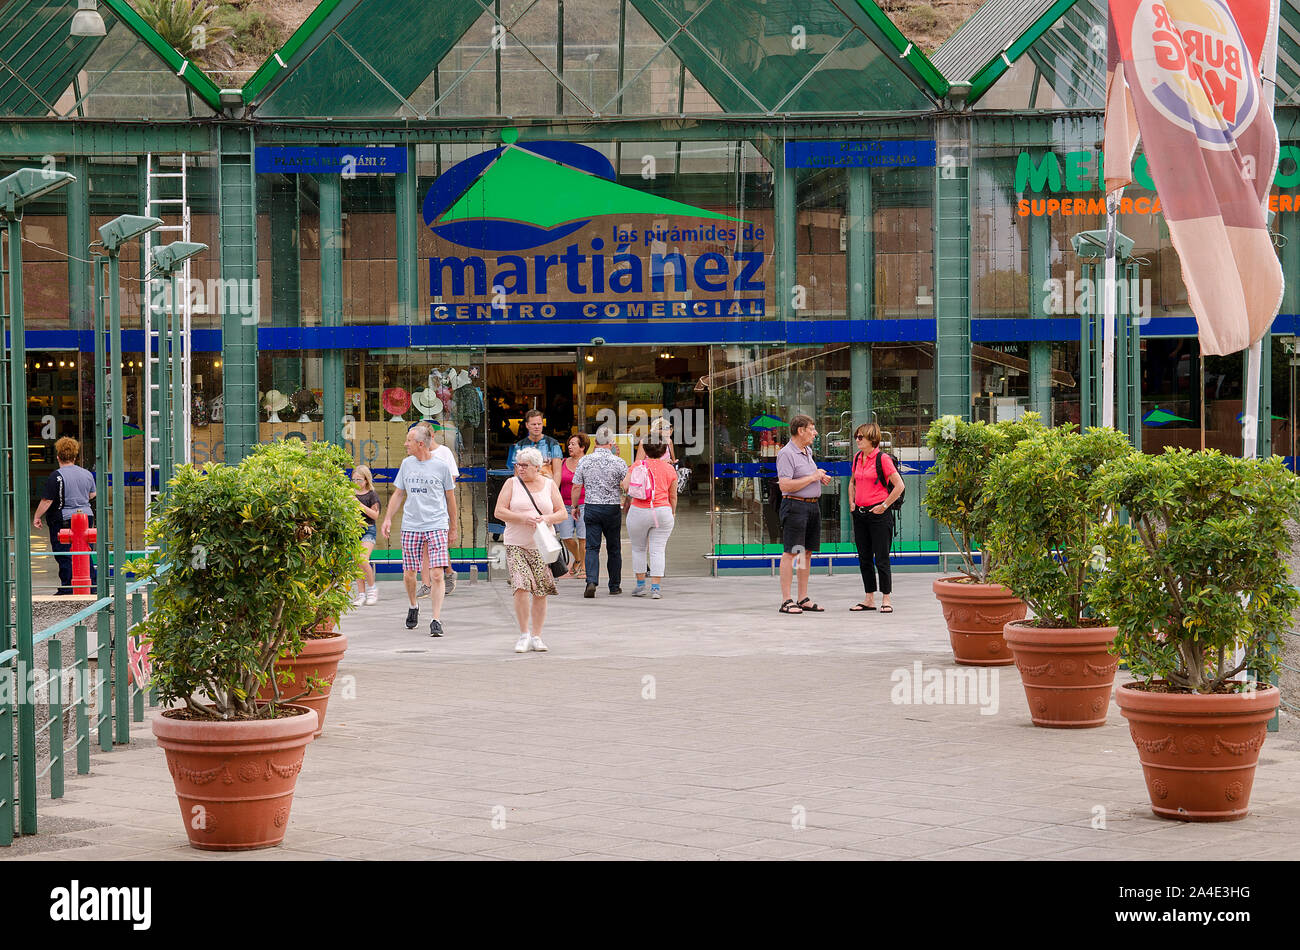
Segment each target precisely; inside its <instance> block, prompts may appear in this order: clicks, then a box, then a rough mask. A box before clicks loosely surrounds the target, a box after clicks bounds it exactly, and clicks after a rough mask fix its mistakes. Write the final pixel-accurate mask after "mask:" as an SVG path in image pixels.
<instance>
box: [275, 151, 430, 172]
mask: <svg viewBox="0 0 1300 950" xmlns="http://www.w3.org/2000/svg"><path fill="white" fill-rule="evenodd" d="M253 167H254V169H255V170H256V172H257V173H258V174H259V175H264V174H269V173H272V172H279V173H280V174H282V175H306V174H314V175H346V176H349V177H351V176H352V175H393V174H400V173H402V172H404V171H406V149H405V148H402V147H401V146H393V145H386V146H385V145H357V146H330V147H298V146H282V145H268V146H258V147H257V148H256V149H254V150H253Z"/></svg>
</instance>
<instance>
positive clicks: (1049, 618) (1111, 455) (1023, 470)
mask: <svg viewBox="0 0 1300 950" xmlns="http://www.w3.org/2000/svg"><path fill="white" fill-rule="evenodd" d="M1133 451H1134V450H1133V447H1132V446H1131V445H1129V443H1128V439H1127V438H1126V437H1125V436H1124V434H1123V433H1122V432H1117V431H1115V430H1114V429H1102V428H1095V429H1089V430H1088V431H1087V432H1082V433H1081V432H1077V431H1075V429H1074V426H1073V425H1064V426H1059V427H1057V428H1054V429H1043V430H1042V431H1040V432H1038V433H1036V434H1035V435H1033V436H1032V437H1030V438H1028V439H1025V440H1024V441H1023V442H1021V443H1020V444H1019V445H1017V446H1016V447H1015V448H1014V449H1013V450H1012V451H1011V452H1008V453H1007V454H1006V455H1004V456H1002V457H1001V458H999V459H997V460H995V461H994V462H993V464H992V465H991V466H990V469H989V476H988V480H987V482H986V491H985V500H986V504H987V505H988V507H989V508H990V509H991V513H990V514H991V519H992V529H991V531H990V532H989V538H988V544H989V549H990V550H991V551H992V552H993V555H994V558H995V560H996V562H997V566H996V567H995V568H994V570H993V579H994V580H995V581H997V582H998V583H1000V584H1005V585H1006V586H1007V588H1009V589H1010V591H1011V592H1012V593H1013V594H1015V595H1016V596H1017V597H1019V598H1020V599H1021V600H1023V601H1024V602H1025V603H1026V604H1028V605H1029V608H1030V609H1031V610H1033V612H1034V613H1035V614H1036V615H1037V616H1038V617H1039V619H1041V620H1043V621H1045V622H1048V623H1050V624H1052V625H1053V626H1059V627H1079V626H1084V625H1085V611H1086V609H1087V607H1088V601H1087V593H1088V590H1089V588H1090V587H1091V585H1092V584H1093V583H1094V582H1095V580H1096V578H1097V575H1098V573H1099V572H1100V569H1101V566H1102V564H1101V559H1100V558H1099V557H1098V556H1096V554H1095V553H1094V551H1093V545H1094V544H1095V541H1094V540H1092V539H1091V538H1090V536H1089V535H1090V531H1091V529H1092V528H1093V527H1094V526H1095V525H1096V524H1098V523H1099V522H1100V521H1101V520H1102V518H1103V516H1104V509H1105V505H1104V504H1103V503H1102V502H1101V501H1100V500H1098V499H1097V498H1096V497H1094V496H1091V495H1090V494H1089V488H1090V487H1091V484H1092V481H1093V480H1094V479H1095V478H1096V477H1097V474H1098V472H1099V471H1100V469H1101V467H1102V466H1103V465H1105V464H1106V463H1107V462H1110V461H1112V460H1114V459H1119V458H1123V457H1125V456H1127V455H1130V454H1132V453H1133ZM1097 619H1098V618H1095V617H1094V618H1088V622H1091V623H1096V622H1097ZM1103 622H1104V621H1103Z"/></svg>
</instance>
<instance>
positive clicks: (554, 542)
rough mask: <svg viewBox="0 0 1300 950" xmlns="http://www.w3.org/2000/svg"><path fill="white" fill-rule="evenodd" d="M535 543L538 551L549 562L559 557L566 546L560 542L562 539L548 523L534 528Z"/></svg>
mask: <svg viewBox="0 0 1300 950" xmlns="http://www.w3.org/2000/svg"><path fill="white" fill-rule="evenodd" d="M533 543H534V544H536V545H537V552H538V553H539V554H540V555H541V556H542V560H543V561H545V562H546V563H547V564H549V563H551V562H552V561H554V560H555V559H556V558H557V557H559V556H560V551H561V550H562V549H563V547H564V546H563V545H562V544H560V539H559V538H557V537H556V536H555V529H554V528H552V527H551V526H550V525H548V524H546V523H542V524H539V525H538V526H537V527H536V528H534V529H533Z"/></svg>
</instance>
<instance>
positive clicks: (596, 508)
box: [573, 426, 627, 597]
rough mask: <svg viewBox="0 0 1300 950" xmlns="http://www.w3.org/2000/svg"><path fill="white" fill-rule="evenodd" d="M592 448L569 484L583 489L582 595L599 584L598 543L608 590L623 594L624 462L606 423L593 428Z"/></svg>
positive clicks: (594, 589) (586, 595)
mask: <svg viewBox="0 0 1300 950" xmlns="http://www.w3.org/2000/svg"><path fill="white" fill-rule="evenodd" d="M595 442H596V448H595V449H594V450H593V451H591V452H588V453H587V454H586V455H584V456H583V457H582V461H580V462H579V463H578V467H577V468H576V469H575V470H574V472H573V484H574V485H577V486H581V487H582V488H583V489H584V491H585V494H584V496H583V497H584V499H585V500H584V502H583V506H582V517H583V526H584V527H585V528H586V529H587V564H586V568H587V587H586V589H585V590H584V591H583V592H582V596H583V597H595V596H596V588H597V587H598V586H599V584H600V545H601V540H602V538H603V539H604V541H605V542H606V543H608V544H609V554H608V555H607V556H606V565H607V567H608V568H609V592H610V593H611V594H621V593H623V588H622V587H621V586H620V584H621V582H622V580H623V536H622V535H623V489H622V481H623V477H624V476H625V475H627V462H625V461H624V460H623V459H622V458H621V457H620V456H619V454H618V452H617V451H615V448H614V432H613V430H612V429H610V428H609V426H601V427H600V428H599V429H597V430H596V439H595Z"/></svg>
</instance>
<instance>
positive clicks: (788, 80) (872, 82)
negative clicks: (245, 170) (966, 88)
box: [243, 0, 946, 118]
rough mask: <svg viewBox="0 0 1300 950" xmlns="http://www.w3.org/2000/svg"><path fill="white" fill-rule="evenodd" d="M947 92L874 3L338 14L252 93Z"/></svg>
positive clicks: (338, 99) (685, 103)
mask: <svg viewBox="0 0 1300 950" xmlns="http://www.w3.org/2000/svg"><path fill="white" fill-rule="evenodd" d="M498 11H499V12H498ZM498 16H499V19H498ZM395 36H401V37H406V38H408V39H407V40H406V41H405V42H402V43H395V42H393V37H395ZM943 88H946V87H945V86H944V84H943V78H942V76H940V75H939V74H938V72H937V71H936V70H934V68H933V66H931V65H930V63H929V61H928V60H927V59H926V57H925V56H924V54H923V53H921V52H920V51H919V50H918V49H916V48H915V47H913V46H912V44H910V43H907V42H906V40H905V39H904V38H903V36H902V34H901V33H898V31H897V29H896V28H895V27H893V24H892V23H890V21H889V19H888V18H887V17H885V16H884V14H883V13H881V12H880V10H879V8H878V7H877V6H876V5H875V3H873V2H871V0H706V2H699V0H623V2H620V0H577V2H574V0H570V2H569V3H566V4H565V5H563V6H561V5H560V3H559V2H558V0H500V4H499V6H498V5H497V4H496V3H495V2H493V0H440V2H437V3H431V2H427V0H419V2H417V0H325V3H323V4H322V6H321V7H320V8H318V10H317V11H316V13H314V14H313V15H312V17H311V18H310V19H309V21H308V23H306V24H304V26H303V28H302V29H300V30H299V31H298V32H296V33H295V34H294V36H293V37H292V38H291V39H290V41H289V42H288V43H286V44H285V46H284V47H283V48H282V49H281V50H280V51H279V52H277V53H276V54H275V56H274V57H273V58H272V60H268V62H267V63H266V64H264V65H263V67H262V68H261V69H259V70H258V72H257V73H256V74H255V75H254V77H253V79H251V80H250V81H249V83H248V84H247V85H246V86H245V89H244V91H243V94H244V99H245V101H246V102H247V103H249V105H250V106H251V107H252V108H253V109H254V110H255V111H256V112H257V113H258V114H261V115H265V116H268V117H271V116H280V117H303V118H323V117H339V118H365V117H374V118H389V117H393V116H410V117H420V118H451V117H475V118H479V117H485V116H513V117H548V116H555V115H574V116H595V115H611V114H619V115H663V114H671V113H681V114H709V113H716V112H726V113H730V114H741V115H764V114H774V113H792V112H800V113H820V112H839V111H855V112H872V111H897V110H908V111H919V110H926V109H929V108H932V107H933V105H934V101H935V98H936V96H937V95H939V94H941V93H939V92H936V90H940V89H943Z"/></svg>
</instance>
